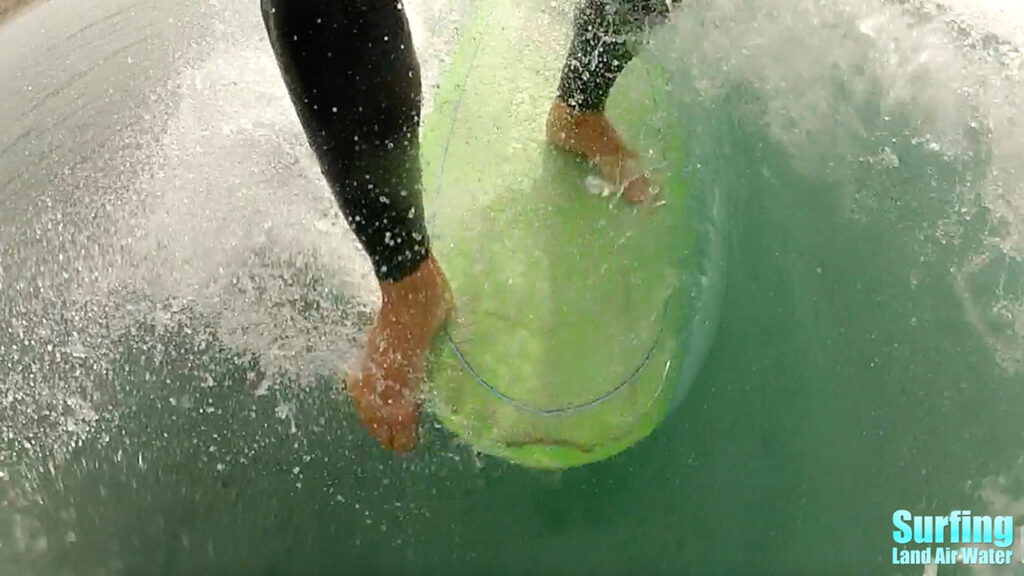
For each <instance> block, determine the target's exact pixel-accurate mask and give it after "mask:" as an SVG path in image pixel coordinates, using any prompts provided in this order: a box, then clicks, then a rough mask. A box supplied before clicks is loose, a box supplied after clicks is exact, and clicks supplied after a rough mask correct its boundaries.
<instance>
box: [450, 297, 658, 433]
mask: <svg viewBox="0 0 1024 576" xmlns="http://www.w3.org/2000/svg"><path fill="white" fill-rule="evenodd" d="M671 301H672V299H671V298H666V299H665V303H664V304H663V305H662V308H661V320H660V321H659V323H658V331H657V333H655V335H654V342H652V343H651V345H650V346H649V347H648V348H647V352H646V353H645V354H644V358H643V360H641V361H640V363H639V364H638V365H637V366H636V367H635V368H633V371H632V372H630V374H629V376H627V377H626V378H624V379H622V380H621V381H620V382H619V383H618V384H616V385H615V386H614V387H612V389H611V390H609V391H607V392H605V393H603V394H601V395H599V396H597V397H595V398H592V399H590V400H585V401H583V402H577V403H575V404H570V405H568V406H561V407H559V408H537V407H535V406H531V405H530V404H527V403H526V402H524V401H523V400H518V399H516V398H513V397H511V396H509V395H508V394H505V393H504V392H502V391H501V390H499V389H498V388H497V387H496V386H495V385H493V384H491V383H490V382H488V381H487V380H486V379H485V378H484V377H483V376H481V375H480V373H479V372H477V370H476V368H474V367H473V365H472V364H471V363H470V361H469V359H468V358H467V357H466V355H465V354H463V353H462V350H461V349H459V345H458V344H457V343H456V342H455V339H454V338H453V337H452V334H451V331H449V330H448V327H447V326H445V328H444V335H445V337H446V338H447V339H448V343H449V344H450V345H451V347H452V352H454V353H455V357H456V358H457V359H458V360H459V364H460V365H461V366H462V368H463V369H464V370H465V371H466V372H468V373H469V375H470V376H472V377H473V379H474V380H476V382H477V384H479V385H481V386H483V387H484V388H485V389H487V390H488V391H489V392H491V393H492V394H494V395H495V396H497V397H498V398H500V399H501V400H502V401H504V402H506V403H508V404H510V405H512V406H514V407H516V408H517V409H519V410H522V411H524V412H529V413H531V414H534V415H537V416H562V415H565V414H569V413H572V412H577V411H580V410H585V409H587V408H592V407H594V406H597V405H598V404H601V403H603V402H605V401H607V400H609V399H610V398H611V397H612V396H615V394H616V393H618V392H619V391H621V390H623V389H625V388H626V387H627V386H629V384H630V383H632V382H633V381H634V380H636V378H637V376H639V375H640V373H641V372H643V371H644V368H646V367H647V365H648V364H650V362H651V358H652V357H654V352H655V351H656V350H657V349H658V346H659V345H660V344H661V336H662V334H663V333H664V332H665V318H666V317H667V315H668V307H669V303H670V302H671ZM660 394H661V387H659V388H658V393H657V394H656V395H655V396H658V395H660Z"/></svg>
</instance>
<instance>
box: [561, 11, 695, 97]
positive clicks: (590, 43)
mask: <svg viewBox="0 0 1024 576" xmlns="http://www.w3.org/2000/svg"><path fill="white" fill-rule="evenodd" d="M676 2H677V0H672V2H671V3H672V4H675V3H676ZM670 11H671V7H670V3H669V2H666V0H582V1H581V3H580V5H579V7H578V8H577V9H576V16H575V21H574V23H573V38H572V43H571V44H570V46H569V56H568V58H567V59H566V61H565V66H564V68H563V69H562V80H561V82H560V83H559V86H558V96H559V98H560V99H561V100H562V101H563V102H565V103H566V104H567V105H568V106H569V107H570V108H572V109H574V110H576V111H578V112H603V111H604V106H605V103H606V102H607V101H608V95H609V94H610V93H611V90H612V86H614V85H615V81H616V80H617V79H618V78H619V75H620V74H622V71H623V70H624V69H625V68H626V65H627V64H629V62H630V61H631V60H632V59H633V55H634V54H633V51H632V45H633V44H634V43H635V42H636V40H637V37H638V36H639V35H640V33H641V32H643V31H644V30H646V29H647V28H649V27H651V26H654V25H657V24H660V23H662V22H664V21H665V20H666V19H668V15H669V12H670Z"/></svg>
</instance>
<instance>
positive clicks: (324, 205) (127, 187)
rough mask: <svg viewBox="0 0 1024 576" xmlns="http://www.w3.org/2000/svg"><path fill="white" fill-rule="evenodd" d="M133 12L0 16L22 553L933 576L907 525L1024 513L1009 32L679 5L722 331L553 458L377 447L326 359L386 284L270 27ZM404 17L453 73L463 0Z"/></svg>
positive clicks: (359, 570)
mask: <svg viewBox="0 0 1024 576" xmlns="http://www.w3.org/2000/svg"><path fill="white" fill-rule="evenodd" d="M118 1H119V0H115V1H112V2H111V3H109V4H106V3H103V4H99V5H94V6H93V7H92V8H91V11H90V10H86V9H85V8H82V7H81V6H78V7H74V5H73V4H72V3H70V2H67V1H66V0H52V1H51V2H50V3H49V4H46V5H44V6H42V7H40V8H38V9H36V10H35V11H33V12H30V13H28V14H26V15H24V16H22V17H20V18H19V19H18V20H16V21H14V22H12V23H10V24H8V25H7V26H5V27H4V28H0V46H2V49H0V66H2V75H3V76H4V77H7V78H13V79H15V81H14V82H10V83H4V85H3V87H2V88H0V96H2V102H4V106H3V107H2V108H0V114H2V116H0V120H2V122H0V126H2V127H3V128H0V135H2V140H0V182H3V183H4V187H3V189H2V191H0V202H2V204H0V288H2V290H0V354H2V356H0V358H2V360H0V386H2V388H0V423H2V424H3V427H2V430H0V495H2V496H3V497H4V498H3V502H4V504H5V505H4V506H3V507H0V574H3V575H6V574H12V575H15V574H17V575H22V574H24V575H36V574H38V575H64V574H68V575H94V574H95V575H99V574H125V575H136V574H160V575H163V574H168V575H178V574H182V575H184V574H189V575H192V574H262V575H304V574H634V573H636V574H844V575H845V574H922V573H923V572H924V568H923V567H921V566H912V567H900V566H893V565H892V562H891V549H892V546H893V542H892V528H893V526H892V520H891V519H892V513H893V511H894V510H897V509H901V508H907V509H910V510H913V511H914V512H915V513H919V514H945V513H948V512H949V511H950V510H953V509H971V510H973V511H974V512H975V513H977V514H982V513H1005V514H1013V513H1015V512H1018V513H1019V511H1020V510H1021V508H1022V505H1021V504H1020V498H1021V496H1022V490H1021V489H1022V488H1024V485H1022V480H1024V475H1022V472H1024V470H1022V468H1021V464H1020V462H1021V458H1022V449H1021V446H1022V439H1021V437H1020V436H1021V432H1020V425H1019V423H1020V422H1021V417H1022V411H1024V402H1022V400H1024V389H1022V385H1024V378H1022V373H1024V372H1022V370H1024V365H1022V362H1024V360H1022V352H1021V350H1024V328H1022V325H1021V322H1022V318H1024V316H1022V312H1021V310H1022V302H1024V293H1022V288H1021V286H1022V282H1021V280H1022V277H1024V265H1022V263H1021V260H1020V259H1021V255H1022V246H1024V245H1022V244H1021V236H1020V230H1021V226H1022V225H1024V221H1022V220H1021V215H1022V214H1024V212H1022V211H1021V207H1022V205H1021V194H1022V188H1021V179H1020V177H1019V176H1018V174H1017V169H1016V166H1017V165H1018V164H1019V162H1020V161H1021V160H1024V149H1022V148H1021V144H1020V142H1022V141H1024V139H1019V138H1017V137H1016V136H1018V135H1020V130H1021V128H1020V127H1019V125H1018V124H1017V123H1016V120H1015V118H1016V113H1017V111H1019V109H1020V108H1019V106H1018V98H1019V96H1018V94H1019V91H1018V90H1017V88H1019V86H1020V80H1019V76H1016V75H1015V74H1017V73H1018V72H1019V68H1020V60H1019V59H1017V60H1014V58H1015V57H1016V56H1014V54H1017V55H1019V50H1018V51H1016V52H1015V50H1016V49H1015V48H1014V47H1013V45H1012V44H1007V43H1005V42H1002V41H1001V40H999V39H998V38H993V37H991V36H986V35H985V34H984V33H982V32H981V31H977V30H973V29H971V28H970V27H967V26H966V25H964V24H963V22H961V21H960V20H954V19H952V18H951V17H950V16H949V14H948V13H947V12H943V11H941V10H938V9H920V10H919V9H917V8H915V7H914V6H912V5H902V4H901V5H895V6H894V5H890V4H887V3H877V4H871V5H866V4H865V5H863V6H862V5H861V4H857V5H854V4H853V3H850V4H845V3H841V2H832V3H827V5H826V4H821V5H820V6H819V5H818V4H813V5H812V4H810V3H807V4H800V3H798V4H797V5H796V7H793V6H789V5H787V6H785V7H783V6H782V5H781V3H773V2H765V3H764V5H762V6H759V7H751V6H749V5H748V4H746V3H743V2H719V3H695V4H694V6H693V7H692V8H691V9H690V11H688V12H686V13H684V14H682V15H680V16H678V17H677V18H676V19H675V20H674V22H673V23H672V24H670V25H669V26H667V27H665V28H664V29H663V30H662V31H661V32H660V33H662V34H669V35H674V36H673V37H675V38H678V41H677V43H676V44H675V45H674V48H673V50H671V52H673V53H672V54H660V55H657V57H659V58H670V59H671V61H673V62H675V63H676V65H675V66H674V67H673V69H672V70H673V71H672V72H671V75H670V82H671V85H672V88H673V90H674V91H675V92H676V94H677V96H678V105H679V106H682V107H684V108H685V112H686V113H685V114H684V116H685V117H687V118H690V119H691V120H690V121H689V123H688V124H687V125H686V126H685V127H683V132H684V133H685V135H686V141H687V142H688V143H691V144H689V146H688V152H689V155H690V156H689V157H690V165H689V166H688V167H687V172H688V174H689V175H690V176H689V177H690V180H691V185H692V186H694V187H695V188H697V189H701V188H702V187H703V188H704V189H716V190H719V191H721V192H722V193H726V194H728V196H729V201H730V208H731V211H730V219H729V227H728V237H727V252H728V254H727V256H728V266H727V272H726V285H725V288H724V293H723V297H722V304H721V314H720V323H719V327H718V330H717V334H716V337H715V341H714V343H713V345H712V347H711V349H710V351H709V354H708V357H707V359H706V361H705V362H704V365H703V368H702V369H701V371H700V372H699V373H698V375H697V378H696V380H695V382H694V384H693V386H692V388H691V390H690V392H689V395H688V396H687V398H686V399H685V400H684V401H683V402H682V403H681V404H680V406H679V407H678V408H677V409H676V411H675V412H674V413H673V414H672V415H671V416H670V417H669V418H668V419H667V420H666V421H665V422H664V423H663V424H662V425H661V426H660V427H659V428H658V429H657V430H656V431H655V432H654V434H653V435H652V436H650V437H649V438H647V439H646V440H644V441H643V442H641V443H639V444H638V445H636V446H634V447H633V448H631V449H630V450H628V451H626V452H624V453H623V454H621V455H620V456H618V457H615V458H613V459H611V460H608V461H605V462H601V463H597V464H592V465H588V466H586V467H583V468H580V469H574V470H569V471H566V472H563V473H560V474H552V473H542V472H535V471H528V470H524V469H521V468H518V467H515V466H513V465H509V464H506V463H503V462H501V461H499V460H495V459H490V458H483V457H476V456H474V455H473V454H472V453H471V452H470V451H468V450H467V449H466V448H465V447H463V446H460V445H459V444H458V443H456V442H455V441H454V440H453V439H452V438H451V437H450V436H449V435H448V434H447V433H446V432H444V431H443V430H442V429H441V428H440V427H439V426H437V425H436V423H434V422H432V421H430V420H429V419H428V420H427V422H425V424H424V438H423V440H424V442H423V444H422V446H421V447H420V448H419V449H418V450H417V452H415V453H414V454H412V455H409V456H408V457H405V458H395V457H394V456H392V455H390V454H386V453H383V452H381V451H380V450H378V449H377V448H376V447H375V446H374V444H373V442H372V441H371V440H369V439H368V438H367V437H366V435H365V434H364V433H363V431H362V429H361V428H360V426H359V425H358V423H357V421H356V418H355V416H354V414H353V412H352V410H351V407H350V405H349V404H348V403H347V402H346V401H344V400H338V399H336V398H335V396H336V391H335V390H334V389H333V384H332V380H331V377H330V375H331V374H332V373H333V372H335V371H337V370H339V369H341V368H343V366H344V364H345V362H347V361H348V360H349V359H350V358H351V357H352V355H353V354H354V351H355V350H356V349H357V347H358V342H359V339H360V337H361V336H360V335H361V334H362V331H363V330H365V327H366V326H367V325H368V323H369V321H370V318H371V312H372V309H373V305H374V297H375V296H374V294H373V292H372V284H370V283H369V282H368V270H367V266H366V262H365V260H362V259H361V258H362V257H361V255H360V254H359V252H358V250H357V248H356V247H355V245H354V240H352V239H351V237H350V236H347V235H346V234H347V233H346V232H345V228H344V225H343V224H342V223H341V222H340V219H339V217H338V215H337V214H336V212H335V211H334V210H333V207H332V204H331V200H330V198H329V196H328V194H327V193H326V189H325V188H324V187H323V185H322V182H320V180H319V178H318V174H317V172H316V168H315V165H314V164H313V163H312V160H311V159H310V158H309V156H308V151H307V150H306V149H305V145H304V142H303V140H302V136H301V132H300V131H299V128H298V125H297V122H295V119H294V117H293V115H292V112H291V111H290V109H289V107H288V103H287V100H286V96H285V95H284V92H283V87H282V86H279V79H278V77H276V76H274V74H276V69H275V68H274V64H273V60H272V57H271V55H270V54H269V48H268V47H267V46H266V45H265V41H264V40H263V38H262V36H261V35H260V34H261V30H260V26H261V24H260V22H259V16H258V13H257V11H255V10H254V8H253V7H252V6H248V5H246V4H245V3H242V2H237V3H233V2H228V3H221V4H220V5H218V6H213V5H209V6H206V5H204V6H203V7H202V8H201V9H195V10H193V11H191V12H188V14H182V13H181V12H180V10H181V9H180V8H178V7H175V6H172V5H170V4H169V3H168V4H157V5H154V7H150V8H147V9H142V8H140V7H132V6H130V5H128V4H127V3H123V4H119V3H118ZM97 6H100V7H97ZM412 8H413V12H414V13H415V18H416V22H417V24H416V25H415V26H414V30H415V31H416V33H417V34H418V36H417V38H418V42H420V48H421V49H420V52H421V57H422V58H423V59H424V61H425V77H426V81H425V84H426V86H427V89H428V92H430V90H431V83H432V82H436V80H437V78H438V77H439V76H438V70H439V69H441V68H443V60H444V56H445V54H446V53H447V51H448V50H450V49H451V46H453V45H455V44H456V43H457V40H456V38H457V33H456V31H457V26H456V24H457V21H458V18H457V16H460V15H462V16H465V15H466V14H471V13H472V12H471V10H472V6H469V7H466V6H461V5H460V6H454V5H452V6H448V5H441V4H437V5H435V4H427V3H417V4H414V5H413V6H412ZM456 8H458V10H457V9H456ZM551 9H552V10H559V9H564V8H557V7H553V8H551ZM467 10H468V11H469V12H466V11H467ZM780 14H784V15H785V17H782V16H780ZM76 33H77V35H75V34H76ZM133 34H135V35H136V36H133ZM76 42H77V43H76ZM71 46H74V47H76V49H75V50H71V49H70V47H71ZM114 86H116V87H118V89H117V90H115V91H114V92H110V90H109V89H110V88H111V87H114ZM29 87H31V89H29ZM40 94H46V95H47V96H46V97H45V98H44V97H41V96H39V95H40ZM368 286H370V288H368ZM1001 570H1002V569H1001ZM974 572H975V571H972V570H971V569H969V568H964V567H959V568H947V567H940V568H939V569H938V574H960V573H963V574H968V573H974ZM977 573H981V572H980V571H977ZM994 573H997V574H1003V573H1005V574H1012V573H1016V572H1014V571H1013V569H1005V570H1002V571H997V572H994Z"/></svg>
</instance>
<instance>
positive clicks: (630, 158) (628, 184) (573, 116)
mask: <svg viewBox="0 0 1024 576" xmlns="http://www.w3.org/2000/svg"><path fill="white" fill-rule="evenodd" d="M547 138H548V141H549V142H551V143H552V144H554V145H555V146H559V147H561V148H564V149H566V150H568V151H569V152H572V153H575V154H579V155H580V156H583V157H584V158H586V159H587V160H588V161H589V162H590V163H591V164H593V165H594V166H596V167H597V169H598V170H599V171H600V172H601V176H602V177H603V178H604V179H605V180H606V181H607V182H609V183H610V184H612V185H613V186H615V187H616V188H618V189H619V190H620V192H621V195H622V196H623V197H624V198H626V199H627V200H629V201H630V202H633V203H636V204H644V203H647V202H649V201H650V200H651V199H652V198H653V196H654V194H655V193H654V192H653V188H652V187H651V183H650V181H649V180H648V178H647V176H646V175H645V174H644V172H643V170H642V168H641V167H640V162H639V159H638V158H637V155H636V154H634V153H633V151H631V150H630V149H629V148H628V147H626V144H625V143H624V142H623V141H622V137H621V136H619V133H618V132H616V130H615V127H614V126H612V124H611V122H609V121H608V117H607V116H605V115H604V113H602V112H590V113H580V112H576V111H574V110H572V109H571V108H570V107H569V106H568V105H567V104H566V103H565V102H563V101H562V100H560V99H556V100H555V102H554V104H552V105H551V111H550V112H549V113H548V122H547Z"/></svg>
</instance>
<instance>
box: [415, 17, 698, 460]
mask: <svg viewBox="0 0 1024 576" xmlns="http://www.w3.org/2000/svg"><path fill="white" fill-rule="evenodd" d="M557 4H559V3H546V2H541V1H539V0H481V1H480V2H479V3H478V4H477V7H476V13H475V14H474V15H473V17H472V18H471V19H470V24H469V25H468V26H467V27H466V28H464V31H463V37H462V40H461V43H460V45H459V48H458V49H457V52H456V54H455V56H454V58H453V59H452V61H451V64H450V66H449V68H448V69H447V71H446V72H445V74H444V75H443V77H442V81H441V84H440V87H439V90H438V92H437V94H436V99H435V103H434V106H433V109H432V111H431V112H430V113H429V114H428V115H427V117H426V118H425V121H424V126H423V134H422V160H423V169H424V185H425V189H426V190H425V205H426V210H427V222H428V227H429V229H430V233H431V242H432V249H433V252H434V254H435V256H436V257H437V258H438V260H439V261H440V263H441V265H442V267H443V268H444V270H445V273H446V274H447V276H448V278H449V281H450V282H451V285H452V289H453V292H454V294H455V299H456V313H455V316H454V318H453V320H452V321H451V322H450V323H449V325H448V326H447V327H446V329H445V331H444V332H443V333H442V334H441V336H440V337H439V339H438V341H437V344H436V348H435V350H434V354H433V356H432V359H431V365H430V370H429V386H428V387H427V388H428V390H429V398H428V405H429V407H430V409H431V410H432V411H433V412H434V413H435V414H436V415H437V416H438V418H439V419H440V420H441V422H442V423H444V425H445V426H446V427H447V428H449V430H451V431H452V432H453V433H455V434H456V435H458V436H459V437H461V438H462V439H463V440H465V441H466V442H467V443H469V444H470V445H471V446H472V447H473V448H474V449H475V450H478V451H480V452H484V453H488V454H492V455H496V456H500V457H503V458H507V459H509V460H512V461H514V462H518V463H520V464H523V465H525V466H531V467H538V468H565V467H569V466H576V465H581V464H586V463H588V462H593V461H596V460H600V459H603V458H606V457H608V456H611V455H613V454H616V453H618V452H620V451H622V450H624V449H625V448H627V447H629V446H630V445H632V444H634V443H635V442H636V441H637V440H639V439H640V438H643V437H644V436H646V435H648V434H649V433H650V432H651V430H653V429H654V427H655V426H656V425H657V424H658V423H659V422H660V421H661V420H662V418H663V417H664V415H665V413H666V411H667V410H668V407H669V406H670V404H671V403H672V400H673V397H674V396H675V393H676V390H675V388H676V381H677V380H678V378H679V370H680V368H681V366H680V365H681V363H682V362H683V360H684V359H682V358H679V356H680V350H681V347H680V346H681V338H682V337H683V336H684V335H683V334H681V333H680V329H679V328H680V327H681V326H683V325H685V324H686V317H687V315H688V314H690V313H691V312H692V309H691V302H690V299H691V297H692V296H693V295H694V291H693V287H692V286H690V285H689V282H688V280H687V279H688V278H692V277H693V276H694V273H695V271H696V270H695V266H696V254H695V252H696V244H697V225H696V224H697V223H696V220H695V213H694V212H695V211H694V210H692V209H691V206H690V202H689V196H688V194H687V192H686V188H685V186H684V183H683V175H682V173H681V171H679V170H677V169H674V168H673V167H680V166H682V165H683V143H682V142H681V139H680V138H679V137H678V128H677V127H678V122H679V119H677V118H675V117H674V116H673V115H672V112H671V110H669V109H667V108H666V107H665V106H659V102H658V99H659V96H661V95H662V94H663V93H664V91H665V88H664V82H663V81H661V80H660V78H659V72H658V69H657V66H656V65H653V64H651V63H649V62H645V61H643V59H642V58H640V59H638V61H636V62H635V63H634V64H633V65H631V66H630V67H629V68H628V69H627V71H626V73H624V74H623V76H622V78H620V80H619V82H618V84H617V85H616V88H615V90H614V91H613V94H612V97H611V100H610V102H609V106H608V113H609V115H610V116H611V118H612V120H613V122H614V123H615V124H616V126H617V128H618V129H619V130H620V131H621V132H622V133H623V134H624V136H625V138H626V139H627V141H628V142H629V143H630V145H631V146H632V147H633V149H634V150H636V151H637V152H638V153H640V154H641V156H643V159H644V162H645V163H646V165H647V166H648V167H653V168H654V171H653V175H654V178H655V183H656V184H657V185H658V186H659V187H660V188H661V193H660V195H659V199H660V200H661V201H663V202H664V204H663V205H661V206H635V205H633V204H630V203H628V202H627V201H625V200H624V199H615V198H613V197H612V198H608V197H599V196H596V195H594V194H592V193H591V190H590V189H591V188H592V187H593V184H594V177H595V172H594V171H593V170H592V169H591V168H590V167H589V166H587V165H586V164H585V163H584V162H583V161H581V160H580V159H579V158H577V157H575V156H573V155H571V154H568V153H565V152H563V151H560V150H557V149H555V148H554V147H552V146H551V145H549V144H548V143H547V142H546V141H545V137H544V135H545V132H544V130H545V122H546V118H547V113H548V109H549V107H550V105H551V103H552V102H553V100H554V98H555V94H556V89H557V85H558V79H559V75H560V72H561V68H562V65H563V63H564V59H565V54H566V49H567V44H568V40H569V38H570V35H571V21H572V15H571V7H570V6H560V5H557ZM659 82H660V84H659ZM588 178H589V179H590V183H589V185H588Z"/></svg>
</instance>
